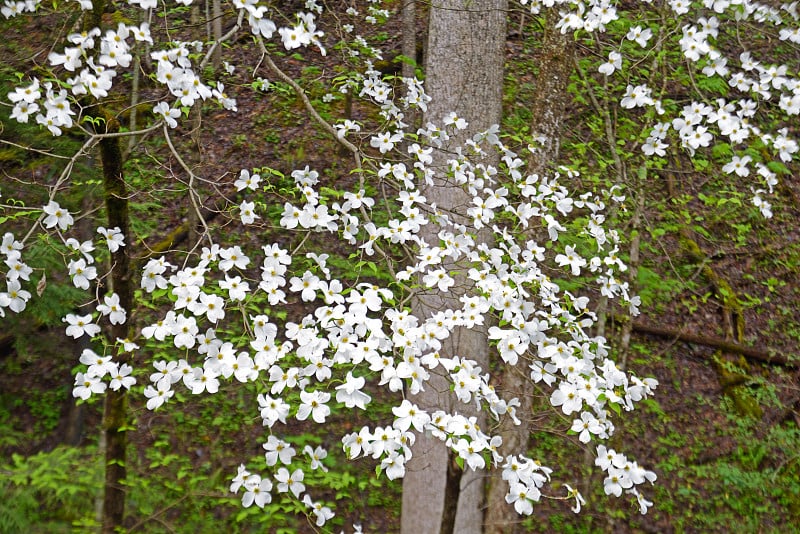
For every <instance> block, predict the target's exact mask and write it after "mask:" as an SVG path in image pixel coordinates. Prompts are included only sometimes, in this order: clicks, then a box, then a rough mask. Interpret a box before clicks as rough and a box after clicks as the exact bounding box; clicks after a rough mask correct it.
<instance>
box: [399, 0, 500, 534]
mask: <svg viewBox="0 0 800 534" xmlns="http://www.w3.org/2000/svg"><path fill="white" fill-rule="evenodd" d="M506 8H507V0H436V1H434V2H433V3H432V5H431V7H430V20H429V26H428V44H427V48H426V52H427V53H426V62H425V73H426V81H425V87H426V91H427V93H428V94H429V95H430V96H431V98H432V100H431V102H430V104H429V105H428V111H427V113H426V116H425V121H426V122H427V121H433V122H435V123H436V124H439V125H441V123H442V118H443V117H444V116H445V115H446V114H447V113H449V112H451V111H454V112H456V113H458V115H459V116H460V117H463V118H464V119H466V120H467V121H468V122H469V127H468V128H467V130H465V131H462V132H460V134H461V135H460V137H458V138H453V139H452V140H451V141H450V146H451V147H455V146H457V145H459V144H461V143H462V142H463V141H464V140H465V139H467V138H469V137H471V136H472V135H474V134H475V133H476V132H478V131H481V130H484V129H486V128H488V127H489V126H491V125H492V124H498V123H499V122H500V119H501V115H502V94H503V62H504V57H505V41H506ZM446 154H447V147H444V148H443V150H441V151H439V152H438V153H437V154H436V155H435V159H434V165H443V164H444V162H445V160H446V159H447V156H446ZM443 175H444V173H441V175H440V176H439V177H437V178H436V180H435V183H434V185H433V186H432V187H431V186H429V187H425V188H423V193H424V195H425V196H426V197H427V199H428V201H429V202H434V203H436V205H437V206H438V207H439V208H440V209H443V210H446V211H448V212H450V213H451V216H452V218H453V219H455V220H456V221H459V222H464V221H466V218H465V217H464V215H463V214H464V213H465V211H466V208H467V207H468V206H469V205H470V203H471V201H472V198H471V197H470V196H469V195H468V194H467V193H466V192H465V191H464V190H463V189H462V188H461V187H458V186H455V185H453V184H451V183H448V182H447V180H446V179H445V178H444V176H443ZM423 228H424V230H425V231H424V232H423V234H422V237H423V238H424V239H425V240H426V241H427V242H428V244H430V245H433V244H438V237H437V233H438V229H437V228H435V225H434V224H429V225H426V226H424V227H423ZM480 237H483V238H484V239H487V236H485V235H484V236H480V235H479V238H480ZM443 267H444V268H445V269H448V270H453V269H458V268H459V266H458V265H457V264H450V265H443ZM468 290H469V286H468V284H467V281H466V280H465V278H464V277H461V278H457V279H456V285H455V287H453V288H452V289H451V291H450V293H448V294H446V295H440V294H436V293H433V292H431V293H420V294H419V295H417V297H416V298H415V299H414V302H413V308H414V313H415V314H416V315H417V316H418V317H420V318H424V317H429V316H430V315H431V314H432V313H434V312H436V311H438V310H441V309H443V308H446V307H452V308H458V307H460V304H459V302H458V298H459V296H460V295H463V294H464V293H466V292H467V291H468ZM441 352H442V355H443V356H444V357H448V356H452V355H459V356H461V357H464V358H469V359H473V360H476V361H477V362H479V364H480V365H481V366H482V367H483V369H484V370H486V369H488V355H489V346H488V342H487V339H486V335H485V332H481V331H477V330H465V329H461V330H459V331H457V332H455V333H454V335H453V336H452V337H451V338H450V339H449V340H448V343H446V344H443V347H442V351H441ZM440 371H441V370H440V369H436V370H435V372H440ZM431 374H432V378H431V381H430V383H429V384H427V385H426V388H425V391H424V392H422V393H420V394H419V395H417V396H416V397H415V398H414V399H413V400H414V402H417V403H418V404H419V405H420V407H422V408H424V409H428V410H435V409H444V410H452V411H457V412H459V413H462V414H464V415H474V414H475V413H474V406H472V405H471V406H467V405H457V401H456V400H455V398H454V397H453V396H452V395H451V394H450V392H449V389H448V382H447V380H446V378H445V377H444V376H441V375H435V374H434V373H433V372H432V373H431ZM413 450H414V456H413V458H412V460H411V461H410V462H409V464H408V466H407V472H406V476H405V479H404V481H403V505H402V506H403V507H402V510H403V513H402V520H401V532H403V533H404V534H428V533H430V534H437V533H439V532H443V531H448V530H449V531H452V532H456V533H458V534H470V533H476V534H477V533H480V532H482V530H483V506H484V481H485V479H486V474H485V473H473V472H472V471H471V470H469V469H468V468H467V470H466V471H465V472H464V474H463V476H461V477H460V483H459V487H460V491H459V495H458V498H457V512H456V514H455V520H454V523H453V524H449V525H448V524H447V521H445V524H444V525H443V524H442V517H443V516H445V517H450V516H452V514H449V513H446V512H445V511H446V510H447V509H450V508H451V507H453V506H456V503H455V500H451V502H445V499H444V495H445V493H446V491H445V488H446V484H447V478H448V476H447V473H448V469H447V466H448V451H447V450H446V449H445V446H444V444H443V443H442V442H441V441H439V440H438V439H436V438H432V437H429V436H424V435H422V436H418V437H417V442H416V444H415V446H414V449H413ZM450 493H453V492H448V494H450Z"/></svg>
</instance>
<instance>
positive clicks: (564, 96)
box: [485, 9, 574, 534]
mask: <svg viewBox="0 0 800 534" xmlns="http://www.w3.org/2000/svg"><path fill="white" fill-rule="evenodd" d="M558 19H559V16H558V13H557V12H556V11H555V10H552V9H550V10H548V11H547V15H546V16H545V17H544V21H543V28H542V36H541V45H540V48H539V49H538V51H537V53H536V57H535V62H536V65H537V67H538V74H537V76H536V83H535V88H536V91H535V95H534V97H533V99H532V101H531V102H530V103H529V108H530V110H531V113H532V115H533V117H534V119H533V123H532V124H531V132H532V135H533V136H534V137H538V138H539V143H538V150H537V151H536V152H534V153H533V154H532V155H531V157H530V160H529V161H528V172H530V173H536V174H545V173H547V172H549V171H552V169H553V168H554V167H555V164H556V162H557V160H558V153H559V148H560V140H561V133H562V125H563V123H564V119H565V118H566V113H567V109H568V104H569V100H570V96H569V93H568V92H567V85H568V83H569V77H570V74H571V73H572V69H573V54H574V39H573V37H572V35H563V34H562V33H561V32H560V31H559V30H558V29H556V27H555V24H556V22H557V21H558ZM529 237H530V238H531V239H534V240H537V241H540V242H541V240H542V239H544V236H540V235H531V236H529ZM500 383H501V384H502V390H501V391H500V393H501V395H502V396H503V398H505V399H510V398H513V397H516V398H518V399H519V401H520V405H519V406H518V407H517V416H518V417H519V419H520V424H519V425H515V424H514V422H513V421H512V420H511V418H509V417H506V418H504V419H503V420H501V421H500V427H499V430H498V433H499V434H500V436H501V437H502V438H503V451H505V452H506V453H512V452H513V453H515V454H518V453H527V449H528V442H529V438H530V433H531V421H532V419H533V414H532V410H533V409H534V406H533V391H534V385H533V383H532V382H531V379H530V376H529V375H528V373H527V366H525V365H518V366H515V367H509V368H508V369H506V370H505V371H504V372H503V374H502V377H501V379H500ZM507 491H508V482H506V481H505V480H503V479H502V477H501V473H500V472H499V471H498V470H495V471H494V472H493V473H492V477H491V479H490V481H489V488H488V492H487V499H486V501H487V505H486V520H485V524H486V528H485V532H486V533H487V534H488V533H491V534H502V533H507V532H511V531H512V530H513V529H514V526H515V525H517V524H518V523H519V519H520V518H519V515H518V514H517V513H516V511H515V510H514V508H513V507H511V506H510V505H509V504H508V503H507V502H506V501H505V496H506V493H507Z"/></svg>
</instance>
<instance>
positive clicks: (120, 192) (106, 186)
mask: <svg viewBox="0 0 800 534" xmlns="http://www.w3.org/2000/svg"><path fill="white" fill-rule="evenodd" d="M111 5H112V4H111V2H110V1H109V0H92V9H91V11H87V12H86V14H85V16H84V20H83V25H84V30H85V31H89V30H91V29H92V28H101V29H102V26H103V14H104V13H106V11H107V8H108V7H109V6H111ZM97 109H98V111H97V113H96V114H95V115H94V117H93V118H94V119H95V132H96V133H97V134H98V135H102V134H109V133H118V132H119V131H120V124H119V121H118V120H117V118H116V117H115V116H114V115H113V114H112V113H110V112H109V110H107V109H106V108H105V107H104V106H103V105H102V103H101V105H100V106H99V107H98V108H97ZM120 139H121V138H120V137H103V138H101V139H100V140H99V142H98V148H99V152H100V163H101V166H102V172H103V195H104V201H105V206H106V215H107V217H106V225H107V227H108V228H115V227H117V228H119V229H120V230H121V232H122V234H123V236H124V237H125V241H126V246H122V247H119V248H118V249H117V251H116V252H113V253H111V262H110V267H111V274H110V276H109V278H108V279H107V280H108V283H109V287H108V291H107V294H110V293H112V292H113V293H116V294H117V296H118V297H119V304H120V306H121V307H122V308H123V309H125V311H126V312H127V313H128V319H129V320H130V314H131V311H132V308H133V286H132V280H131V279H132V271H131V261H130V247H131V246H132V243H131V235H130V232H129V229H130V219H129V214H128V191H127V186H126V184H125V180H124V178H123V161H124V160H123V152H122V146H121V142H120ZM128 335H129V327H128V325H127V324H117V325H111V327H110V328H109V330H108V331H106V336H107V338H108V341H109V345H110V346H112V347H116V348H115V349H114V351H113V353H112V356H113V359H114V361H115V362H116V363H117V364H118V365H122V364H125V363H130V361H131V358H132V357H131V355H130V354H127V353H125V352H123V351H121V350H119V349H120V347H119V346H118V344H117V343H116V340H117V339H126V338H127V337H128ZM127 425H128V399H127V395H126V393H125V390H124V388H121V389H120V390H119V391H112V390H107V392H106V394H105V397H104V401H103V424H102V432H103V434H104V436H103V437H104V440H103V441H104V442H105V480H104V486H103V507H102V520H101V522H102V527H101V531H102V532H103V534H113V533H115V532H119V530H120V529H121V528H122V525H123V520H124V518H125V497H126V490H125V486H124V481H125V476H126V465H125V463H126V448H127V436H126V434H125V432H126V428H127Z"/></svg>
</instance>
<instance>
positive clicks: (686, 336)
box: [612, 317, 797, 367]
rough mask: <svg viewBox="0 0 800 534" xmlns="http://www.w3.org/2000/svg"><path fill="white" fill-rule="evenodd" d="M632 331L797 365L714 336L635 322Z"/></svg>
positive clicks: (777, 355) (614, 319)
mask: <svg viewBox="0 0 800 534" xmlns="http://www.w3.org/2000/svg"><path fill="white" fill-rule="evenodd" d="M612 320H613V321H614V322H622V320H621V319H620V318H619V317H612ZM633 330H634V332H639V333H641V334H647V335H651V336H657V337H661V338H667V339H673V340H678V341H683V342H685V343H694V344H695V345H704V346H706V347H713V348H715V349H720V350H723V351H725V352H731V353H734V354H741V355H742V356H744V357H745V358H749V359H751V360H757V361H759V362H763V363H771V364H776V365H783V366H786V367H797V363H795V362H789V359H788V358H786V356H782V355H779V354H771V353H770V352H768V351H767V350H766V349H761V348H758V347H745V346H744V345H740V344H738V343H734V342H732V341H726V340H724V339H721V338H718V337H714V336H706V335H699V334H692V333H689V332H684V331H683V330H675V329H672V328H660V327H658V326H650V325H647V324H643V323H641V322H636V321H634V323H633Z"/></svg>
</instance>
